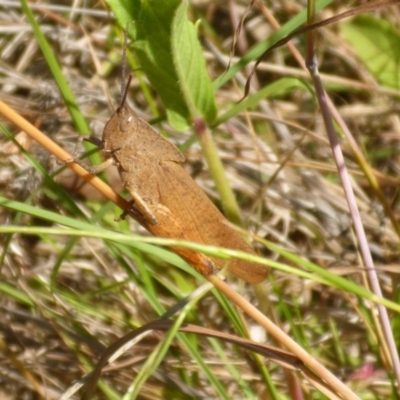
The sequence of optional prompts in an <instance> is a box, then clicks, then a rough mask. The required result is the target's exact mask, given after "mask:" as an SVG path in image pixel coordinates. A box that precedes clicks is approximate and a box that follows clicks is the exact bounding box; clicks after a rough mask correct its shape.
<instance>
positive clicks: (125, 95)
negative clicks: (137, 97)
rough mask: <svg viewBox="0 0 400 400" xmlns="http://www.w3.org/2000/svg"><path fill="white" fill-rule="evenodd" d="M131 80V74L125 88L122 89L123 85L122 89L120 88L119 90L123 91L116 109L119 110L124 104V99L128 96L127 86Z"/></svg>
mask: <svg viewBox="0 0 400 400" xmlns="http://www.w3.org/2000/svg"><path fill="white" fill-rule="evenodd" d="M131 80H132V74H129V76H128V81H127V82H126V85H125V87H124V85H122V88H121V89H123V91H121V102H120V103H119V107H118V108H121V107H122V106H123V105H124V104H125V101H126V97H127V96H128V90H129V86H130V85H131Z"/></svg>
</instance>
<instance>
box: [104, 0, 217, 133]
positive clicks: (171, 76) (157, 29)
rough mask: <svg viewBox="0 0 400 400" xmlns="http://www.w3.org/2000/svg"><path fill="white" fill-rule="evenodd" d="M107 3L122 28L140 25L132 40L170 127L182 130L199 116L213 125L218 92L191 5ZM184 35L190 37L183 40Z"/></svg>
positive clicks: (154, 0) (158, 0) (146, 0)
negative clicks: (189, 10)
mask: <svg viewBox="0 0 400 400" xmlns="http://www.w3.org/2000/svg"><path fill="white" fill-rule="evenodd" d="M107 3H108V5H109V6H110V8H111V10H112V11H113V12H114V14H115V16H116V18H117V19H118V22H119V23H120V25H121V27H122V28H125V26H126V24H127V22H129V21H134V22H135V24H134V29H133V30H130V33H131V32H132V31H134V32H135V33H134V34H133V36H132V39H133V47H134V49H135V54H136V57H137V59H138V61H139V64H140V67H141V69H142V70H143V71H144V73H145V74H146V76H147V77H148V79H149V80H150V82H151V84H152V85H153V87H154V89H155V90H156V91H157V93H158V94H159V95H160V97H161V99H162V101H163V103H164V106H165V108H166V111H167V116H168V120H169V122H170V124H171V125H172V126H173V127H174V128H175V129H176V130H179V131H182V130H185V129H187V128H188V126H190V124H191V122H192V119H193V118H194V117H196V116H198V115H201V116H203V117H204V118H205V119H206V120H207V121H208V122H210V121H212V120H213V119H214V118H215V114H216V106H215V100H214V92H213V90H212V86H211V83H210V79H209V77H208V75H207V70H206V68H205V62H204V59H203V57H202V52H201V47H200V44H199V42H198V39H197V35H196V30H195V28H194V26H193V24H192V23H191V22H190V21H189V20H188V19H187V14H186V9H187V4H186V2H184V3H182V1H181V0H142V1H139V0H136V1H135V2H133V3H132V4H131V3H130V2H129V1H128V0H123V1H115V0H107ZM182 34H183V35H186V34H187V35H188V37H177V35H182ZM183 44H185V45H183ZM188 57H193V59H188ZM193 62H196V68H195V69H194V68H193V64H191V63H193ZM187 68H192V69H191V70H190V71H189V70H187Z"/></svg>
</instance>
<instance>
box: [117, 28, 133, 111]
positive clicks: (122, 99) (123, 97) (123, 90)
mask: <svg viewBox="0 0 400 400" xmlns="http://www.w3.org/2000/svg"><path fill="white" fill-rule="evenodd" d="M128 26H129V24H126V28H125V31H124V47H123V49H122V77H121V78H122V83H121V94H120V102H119V104H120V106H122V105H124V103H125V100H126V96H127V92H128V89H129V85H130V83H131V79H132V75H130V76H129V78H128V82H127V83H125V77H126V49H127V47H128Z"/></svg>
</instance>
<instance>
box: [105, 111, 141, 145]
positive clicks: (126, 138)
mask: <svg viewBox="0 0 400 400" xmlns="http://www.w3.org/2000/svg"><path fill="white" fill-rule="evenodd" d="M137 125H138V117H137V115H136V114H135V113H134V112H133V111H132V110H131V109H130V108H129V107H128V106H127V105H126V104H121V105H120V106H119V107H118V108H117V110H116V111H115V113H114V115H113V116H112V117H111V119H110V120H109V121H108V123H107V124H106V126H105V127H104V131H103V151H105V152H109V153H112V152H114V151H117V150H120V149H121V148H123V147H125V146H126V145H127V144H128V143H129V142H131V141H132V138H133V136H134V135H135V132H136V131H137Z"/></svg>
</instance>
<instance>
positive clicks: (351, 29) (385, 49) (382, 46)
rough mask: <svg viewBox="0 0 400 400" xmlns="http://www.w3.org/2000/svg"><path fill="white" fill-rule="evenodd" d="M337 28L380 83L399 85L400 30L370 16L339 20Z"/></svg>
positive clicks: (391, 85) (399, 86)
mask: <svg viewBox="0 0 400 400" xmlns="http://www.w3.org/2000/svg"><path fill="white" fill-rule="evenodd" d="M339 26H340V31H341V33H342V35H343V36H344V38H345V39H346V40H347V41H348V42H349V43H350V44H351V45H352V46H353V47H354V50H355V51H356V52H357V54H358V57H359V58H360V60H361V61H362V62H363V63H364V64H365V66H366V67H367V68H368V70H369V71H370V72H371V73H372V74H373V75H374V76H375V78H376V80H377V81H378V82H379V83H380V84H382V85H383V86H387V87H392V88H395V89H399V88H400V47H399V43H400V32H399V31H398V30H396V29H395V28H394V27H393V25H392V24H390V23H389V22H387V21H384V20H382V19H378V18H376V17H372V16H369V15H360V16H358V17H356V18H354V19H352V20H351V21H349V22H342V23H341V24H340V25H339Z"/></svg>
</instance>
